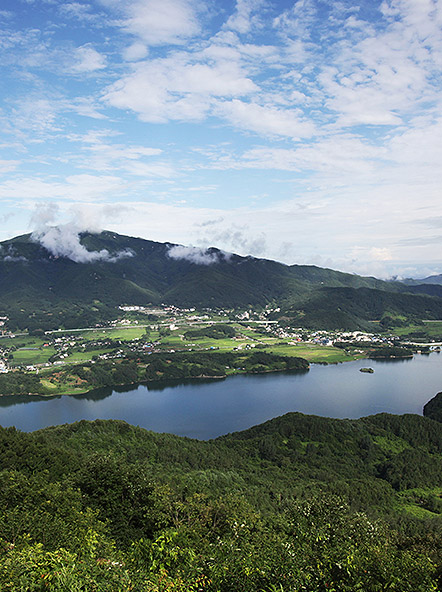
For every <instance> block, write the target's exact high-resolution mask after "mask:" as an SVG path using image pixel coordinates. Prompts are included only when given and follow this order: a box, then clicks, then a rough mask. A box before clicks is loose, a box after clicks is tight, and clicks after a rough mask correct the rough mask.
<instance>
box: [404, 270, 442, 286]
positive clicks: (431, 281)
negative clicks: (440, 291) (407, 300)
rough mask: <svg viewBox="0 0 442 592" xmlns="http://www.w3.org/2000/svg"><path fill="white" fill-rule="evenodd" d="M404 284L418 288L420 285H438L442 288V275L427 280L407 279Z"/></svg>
mask: <svg viewBox="0 0 442 592" xmlns="http://www.w3.org/2000/svg"><path fill="white" fill-rule="evenodd" d="M403 282H404V284H407V285H409V286H416V285H419V284H436V285H438V286H442V274H441V273H440V274H438V275H430V276H428V277H426V278H423V279H421V280H414V279H411V278H407V279H405V280H403Z"/></svg>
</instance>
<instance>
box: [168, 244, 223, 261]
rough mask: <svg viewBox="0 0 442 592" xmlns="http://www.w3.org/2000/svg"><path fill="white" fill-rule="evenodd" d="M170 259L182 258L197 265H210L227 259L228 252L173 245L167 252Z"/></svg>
mask: <svg viewBox="0 0 442 592" xmlns="http://www.w3.org/2000/svg"><path fill="white" fill-rule="evenodd" d="M167 255H168V257H170V258H171V259H184V260H185V261H189V262H190V263H196V264H197V265H212V264H213V263H219V262H220V261H222V260H223V259H228V258H229V254H228V253H223V252H221V251H213V250H211V249H202V248H200V247H185V246H183V245H174V246H173V247H170V249H169V251H168V252H167Z"/></svg>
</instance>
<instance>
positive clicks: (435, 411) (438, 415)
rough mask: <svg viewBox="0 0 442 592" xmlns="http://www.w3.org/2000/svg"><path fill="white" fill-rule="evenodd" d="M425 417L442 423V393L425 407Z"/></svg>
mask: <svg viewBox="0 0 442 592" xmlns="http://www.w3.org/2000/svg"><path fill="white" fill-rule="evenodd" d="M424 416H425V417H429V418H430V419H434V420H436V421H439V422H441V423H442V392H441V393H437V395H435V396H434V397H433V398H432V399H430V401H428V403H427V404H426V405H425V406H424Z"/></svg>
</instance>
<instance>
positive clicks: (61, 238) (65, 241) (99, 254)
mask: <svg viewBox="0 0 442 592" xmlns="http://www.w3.org/2000/svg"><path fill="white" fill-rule="evenodd" d="M32 239H33V240H34V241H36V242H38V243H40V244H41V245H42V246H43V247H44V248H45V249H46V250H47V251H49V252H50V253H51V255H53V256H54V257H67V258H68V259H71V260H72V261H75V263H94V262H97V261H103V262H107V263H115V262H116V261H119V260H120V259H124V258H126V257H133V255H134V254H133V252H132V251H129V250H125V251H119V252H118V253H115V254H111V253H109V251H108V250H107V249H102V250H101V251H88V250H87V249H86V247H85V246H84V245H82V244H81V242H80V229H79V228H78V226H77V225H75V224H65V225H63V226H46V227H45V228H42V229H39V230H36V231H34V232H33V233H32Z"/></svg>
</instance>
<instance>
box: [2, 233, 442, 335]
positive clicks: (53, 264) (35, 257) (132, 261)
mask: <svg viewBox="0 0 442 592" xmlns="http://www.w3.org/2000/svg"><path fill="white" fill-rule="evenodd" d="M81 240H82V243H83V244H84V246H85V247H86V248H88V249H98V250H103V249H106V250H107V251H108V252H109V253H110V254H116V253H120V252H124V251H126V252H128V253H130V254H131V256H128V257H127V258H121V259H119V260H117V261H114V262H112V263H111V262H104V261H99V262H95V263H87V264H78V263H74V262H73V261H71V260H69V259H67V258H63V257H58V258H53V257H50V256H49V253H48V252H47V251H46V250H45V249H44V248H43V247H42V246H41V245H39V244H38V243H35V242H33V241H32V240H31V239H30V235H24V236H20V237H16V238H15V239H12V240H9V241H4V242H3V243H1V245H0V246H2V248H3V249H5V250H6V251H7V252H11V253H13V258H14V261H11V260H2V261H0V299H1V303H2V310H1V311H0V315H7V316H8V317H9V321H8V328H9V329H10V330H12V331H21V330H25V329H26V330H28V331H29V332H30V333H33V334H36V335H38V334H41V333H43V332H44V331H48V330H51V329H57V328H62V329H73V328H83V327H94V326H95V325H96V324H97V323H103V322H107V321H110V320H112V319H113V318H114V316H115V309H116V307H118V306H120V305H122V304H131V305H143V306H146V305H148V304H152V305H159V304H160V303H166V304H175V305H178V306H181V307H195V306H196V307H199V308H202V307H204V308H210V309H212V310H220V309H225V308H229V309H231V308H237V309H246V308H249V307H253V308H255V309H258V308H263V307H265V306H267V305H270V306H272V307H274V309H275V317H274V318H278V319H280V318H283V319H288V320H289V322H294V323H295V326H305V327H315V328H324V329H346V330H353V329H364V328H365V329H366V328H368V327H369V324H370V322H371V321H381V322H382V323H383V324H384V326H385V328H389V327H390V326H394V327H395V328H398V326H399V325H401V324H402V323H403V322H405V321H404V319H410V320H413V319H430V320H441V319H442V288H441V287H440V286H435V285H430V286H425V285H419V286H408V285H405V284H401V283H400V282H383V281H381V280H376V279H374V278H366V277H360V276H356V275H352V274H345V273H341V272H337V271H333V270H330V269H321V268H319V267H315V266H300V265H292V266H287V265H283V264H281V263H277V262H275V261H268V260H264V259H255V258H254V257H239V256H237V255H232V256H230V257H229V258H226V257H224V256H223V255H222V254H221V253H220V252H219V251H217V250H216V249H214V250H213V251H212V252H213V254H214V256H215V259H216V256H218V259H216V260H215V261H214V263H213V264H212V265H197V264H195V263H192V262H190V261H186V260H176V259H172V258H170V257H169V256H168V252H169V248H170V245H167V244H161V243H155V242H152V241H147V240H143V239H136V238H131V237H126V236H120V235H118V234H115V233H112V232H102V233H100V234H91V233H84V234H83V235H82V237H81ZM195 286H197V287H198V289H195ZM154 316H155V315H154ZM153 318H154V317H153ZM149 320H152V319H149ZM399 321H400V322H399ZM407 322H408V321H407ZM400 328H402V327H400Z"/></svg>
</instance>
